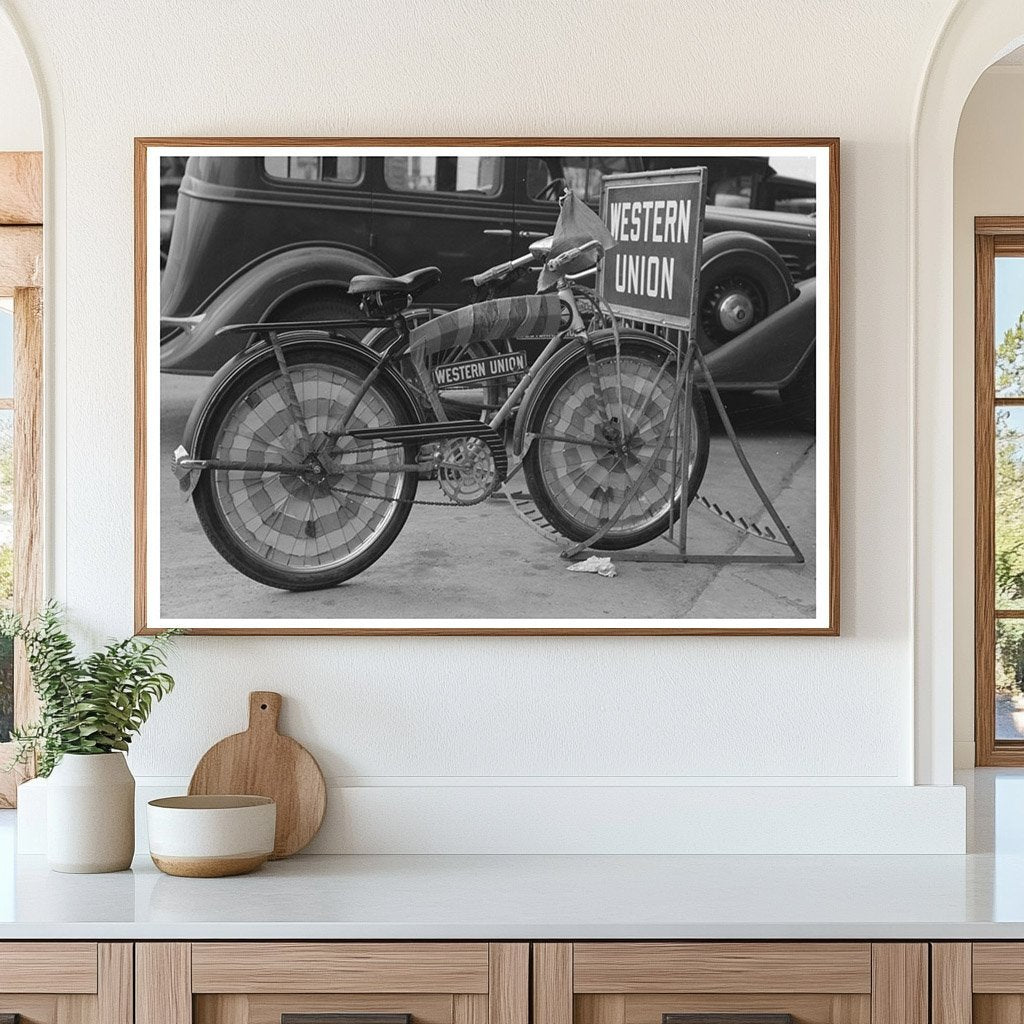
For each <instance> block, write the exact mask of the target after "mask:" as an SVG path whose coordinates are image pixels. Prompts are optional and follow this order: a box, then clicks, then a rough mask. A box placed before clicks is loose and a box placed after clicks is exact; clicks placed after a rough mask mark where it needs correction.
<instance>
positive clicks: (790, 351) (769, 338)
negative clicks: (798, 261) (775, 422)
mask: <svg viewBox="0 0 1024 1024" xmlns="http://www.w3.org/2000/svg"><path fill="white" fill-rule="evenodd" d="M796 287H797V295H796V298H794V299H793V301H792V302H790V303H789V304H788V305H786V306H783V307H782V309H780V310H778V311H776V312H775V313H773V314H772V315H771V316H768V317H765V318H764V320H762V321H760V323H756V324H754V326H753V327H751V328H750V329H749V330H746V331H744V332H743V333H742V334H739V335H737V336H736V337H735V338H734V339H733V340H732V341H727V342H726V343H725V344H724V345H722V346H720V347H719V348H716V349H715V350H714V351H713V352H709V353H707V354H706V355H705V356H704V359H705V361H706V363H707V367H708V369H709V370H710V371H711V376H712V378H713V379H714V382H715V385H716V386H717V387H719V388H721V389H722V390H723V391H757V390H761V389H775V388H783V387H785V386H786V385H787V384H788V383H789V382H790V381H791V380H792V379H793V378H794V377H795V376H796V374H797V372H798V371H799V370H800V367H801V366H803V364H804V362H805V361H806V360H807V359H808V358H809V357H810V354H811V353H812V352H813V351H814V343H815V337H816V334H817V315H816V313H817V309H816V301H815V299H816V295H817V288H816V285H815V281H814V279H813V278H812V279H810V280H808V281H801V282H800V283H799V284H798V285H797V286H796Z"/></svg>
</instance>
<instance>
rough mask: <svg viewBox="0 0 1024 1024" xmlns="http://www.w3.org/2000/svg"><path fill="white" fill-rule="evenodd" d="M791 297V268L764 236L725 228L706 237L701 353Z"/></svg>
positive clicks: (701, 292)
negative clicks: (762, 237)
mask: <svg viewBox="0 0 1024 1024" xmlns="http://www.w3.org/2000/svg"><path fill="white" fill-rule="evenodd" d="M792 298H793V280H792V278H791V277H790V274H789V270H788V269H787V267H786V264H785V263H784V262H783V261H782V257H781V256H779V254H778V253H777V252H776V251H775V250H774V249H773V248H772V247H771V246H770V245H769V244H768V243H767V242H765V241H764V240H763V239H760V238H757V237H756V236H755V235H751V234H747V233H746V232H744V231H721V232H718V233H717V234H713V235H708V237H707V238H706V239H705V240H704V254H703V260H702V264H701V274H700V290H699V293H698V300H697V313H698V335H697V337H698V342H699V344H700V347H701V351H702V352H711V351H713V350H714V349H716V348H719V347H720V346H722V345H724V344H725V343H726V342H728V341H732V339H733V338H736V337H738V336H739V335H740V334H742V333H743V332H744V331H748V330H750V328H751V327H753V326H754V324H757V323H760V321H762V320H764V319H765V317H768V316H771V315H772V313H775V312H777V311H778V310H780V309H781V308H782V307H783V306H785V305H786V304H787V303H788V302H789V301H790V300H791V299H792Z"/></svg>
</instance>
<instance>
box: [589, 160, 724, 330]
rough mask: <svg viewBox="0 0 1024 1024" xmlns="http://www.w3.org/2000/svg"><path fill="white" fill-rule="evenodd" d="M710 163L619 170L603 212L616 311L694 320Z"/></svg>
mask: <svg viewBox="0 0 1024 1024" xmlns="http://www.w3.org/2000/svg"><path fill="white" fill-rule="evenodd" d="M704 176H705V170H704V168H703V167H695V168H687V169H684V170H672V171H654V172H645V173H642V174H612V175H608V176H607V177H606V178H605V179H604V192H603V196H602V202H601V212H602V216H603V218H604V221H605V223H606V224H607V225H608V230H609V231H610V232H611V234H612V237H613V238H614V239H615V243H616V244H615V246H614V247H613V248H612V249H611V250H610V251H609V252H608V253H606V254H605V257H604V262H603V264H602V269H601V279H600V287H601V294H602V297H603V298H604V299H605V301H607V302H608V303H609V304H610V305H611V307H612V309H614V310H615V312H616V313H618V314H620V315H622V316H629V317H633V318H636V319H638V320H648V321H651V322H654V323H659V324H665V325H667V326H670V327H682V328H689V325H690V318H691V315H692V311H693V309H694V306H695V297H696V289H697V279H698V277H699V271H700V249H701V242H702V239H703V225H704V189H705V182H704Z"/></svg>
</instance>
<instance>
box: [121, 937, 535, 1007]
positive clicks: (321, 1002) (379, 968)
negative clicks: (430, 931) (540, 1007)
mask: <svg viewBox="0 0 1024 1024" xmlns="http://www.w3.org/2000/svg"><path fill="white" fill-rule="evenodd" d="M529 970H530V960H529V945H528V944H527V943H515V942H491V943H487V942H356V943H349V942H323V943H318V942H196V943H139V944H138V946H137V947H136V979H137V987H138V996H137V1000H136V1024H193V1022H194V1024H282V1018H287V1024H404V1022H405V1020H406V1017H405V1016H404V1015H409V1016H408V1021H409V1024H529V984H530V979H529ZM334 1015H340V1016H334Z"/></svg>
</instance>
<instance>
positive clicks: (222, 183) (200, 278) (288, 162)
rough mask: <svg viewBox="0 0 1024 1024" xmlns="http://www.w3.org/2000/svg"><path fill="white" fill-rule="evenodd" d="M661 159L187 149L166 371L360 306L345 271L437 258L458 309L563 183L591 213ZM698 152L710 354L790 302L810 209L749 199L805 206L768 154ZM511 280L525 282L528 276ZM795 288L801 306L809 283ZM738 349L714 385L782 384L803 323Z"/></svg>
mask: <svg viewBox="0 0 1024 1024" xmlns="http://www.w3.org/2000/svg"><path fill="white" fill-rule="evenodd" d="M666 162H667V158H664V157H661V158H654V157H652V158H642V157H634V156H621V157H620V156H579V155H575V154H574V155H565V156H552V155H543V156H493V155H475V154H465V153H463V154H459V155H453V156H448V155H438V156H422V155H415V154H394V155H387V156H374V155H367V156H355V155H329V154H326V153H325V154H324V155H309V154H299V155H295V154H292V155H267V156H244V157H234V156H221V155H218V156H207V155H196V156H192V157H190V158H189V160H188V163H187V165H186V166H185V168H184V173H183V175H182V178H181V185H180V188H179V191H178V198H177V209H176V211H175V213H174V218H173V231H172V233H171V237H170V247H169V253H168V258H167V262H166V267H165V269H164V272H163V275H162V279H161V368H162V369H163V370H164V371H165V372H171V373H185V374H210V373H213V372H215V371H216V370H217V369H218V368H219V367H220V366H221V365H222V364H223V363H224V362H225V361H226V360H227V359H228V358H230V357H231V356H232V355H234V354H235V351H236V350H237V347H238V345H239V339H238V337H237V336H231V335H227V336H225V335H221V336H219V337H218V336H217V333H216V332H217V331H218V330H219V328H221V327H223V326H224V325H225V324H228V323H237V322H255V321H264V320H270V319H274V320H312V319H327V318H332V317H335V318H339V317H351V316H353V315H358V311H357V310H356V309H355V308H354V307H353V304H352V301H351V299H350V298H349V297H348V295H347V294H346V288H347V284H348V281H349V279H350V278H351V277H352V276H353V275H355V274H383V275H389V276H390V275H394V274H396V273H403V272H406V271H408V270H411V269H413V268H415V267H419V266H427V265H430V264H435V265H437V266H439V267H441V269H442V271H443V277H442V280H441V282H440V284H439V285H437V286H436V287H435V288H434V289H433V290H432V291H431V293H430V294H429V296H424V298H425V299H426V300H428V301H429V302H430V303H431V304H432V305H435V306H437V307H438V308H451V307H454V306H457V305H462V304H464V303H466V302H467V301H470V300H471V298H472V296H471V294H470V292H469V290H468V289H467V285H466V284H465V283H464V279H466V278H468V277H470V276H472V275H474V274H477V273H479V272H480V271H481V270H483V269H485V268H487V267H489V266H492V265H493V264H496V263H499V262H502V261H505V260H508V259H511V258H513V257H515V256H519V255H522V253H524V252H525V251H526V249H527V248H528V246H529V245H530V243H531V242H533V241H534V240H536V239H539V238H543V237H545V236H546V235H549V234H550V233H551V231H552V229H553V227H554V223H555V220H556V218H557V214H558V203H557V200H558V197H559V196H560V195H561V193H562V192H563V191H564V189H565V188H566V187H571V188H573V189H574V190H575V191H576V192H577V194H578V195H581V196H583V197H584V198H585V199H586V200H587V202H588V203H590V204H591V205H593V206H594V207H595V208H596V207H597V205H598V203H599V201H600V194H601V182H602V179H603V177H604V175H605V174H610V173H616V172H622V171H636V170H644V169H654V168H655V167H658V166H662V165H664V164H665V163H666ZM677 162H678V161H677ZM701 162H702V163H704V164H707V166H708V181H709V185H708V200H709V205H708V207H707V211H706V217H705V242H704V256H703V264H702V273H701V286H700V298H699V316H700V340H701V346H702V348H703V349H704V351H706V352H708V353H714V352H716V350H717V349H719V348H721V347H722V346H724V345H726V344H727V343H731V342H733V341H734V339H736V338H738V336H739V335H741V334H743V333H745V332H746V331H748V330H750V329H751V328H753V327H755V326H756V325H758V324H759V323H761V322H762V321H763V320H765V318H766V317H768V316H770V315H771V314H773V313H776V312H777V311H779V310H780V309H782V307H784V306H786V305H787V304H789V303H790V302H792V301H793V300H794V299H795V298H796V297H797V296H798V294H800V291H798V289H797V288H796V287H795V285H794V282H799V281H804V280H806V279H809V278H812V277H813V276H814V272H815V267H814V261H815V226H816V225H815V219H814V217H813V216H809V215H805V214H795V213H788V212H779V211H778V210H765V209H758V208H752V207H753V206H758V205H759V206H764V205H771V204H775V205H778V204H780V203H781V204H783V205H785V204H787V203H804V204H806V203H808V202H810V203H813V189H814V186H813V183H810V182H799V181H795V180H793V179H783V178H779V180H778V187H774V186H773V185H772V182H773V181H774V177H777V176H773V175H772V173H771V169H770V168H769V166H768V161H767V159H766V158H761V157H737V158H733V157H713V158H703V159H702V161H701ZM773 189H774V190H773ZM520 287H521V288H522V289H523V290H532V288H533V280H532V279H527V280H524V281H523V282H522V283H521V285H520ZM801 291H802V292H803V293H804V297H805V301H804V303H803V305H806V304H807V299H808V297H809V296H808V289H807V288H803V289H801ZM810 295H811V296H812V295H813V291H811V292H810ZM811 305H812V307H813V301H812V303H811ZM811 322H812V323H813V308H812V310H811ZM755 336H756V335H755ZM742 348H743V352H744V354H743V357H742V359H738V358H737V357H736V356H735V355H734V356H733V357H732V358H730V359H729V360H728V361H727V362H728V366H727V367H723V374H722V385H723V387H726V388H731V389H752V388H764V387H773V388H774V387H778V388H780V389H781V388H784V387H787V386H790V385H792V384H793V382H794V380H795V378H796V376H797V374H798V372H799V371H800V369H801V367H806V366H807V365H813V359H811V358H810V354H811V353H812V352H813V327H812V328H811V335H810V337H806V336H803V332H802V336H801V338H800V340H799V342H798V343H794V342H793V341H792V339H788V340H787V343H786V344H783V345H782V346H781V353H780V354H779V353H776V352H775V348H776V346H774V345H773V346H769V347H768V348H765V346H764V343H763V341H762V342H761V343H760V345H759V346H758V347H756V348H755V350H754V351H750V349H749V346H743V347H742ZM794 350H799V351H794ZM722 354H723V355H724V354H725V353H724V352H723V353H722ZM776 355H778V358H776ZM812 391H813V388H812Z"/></svg>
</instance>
